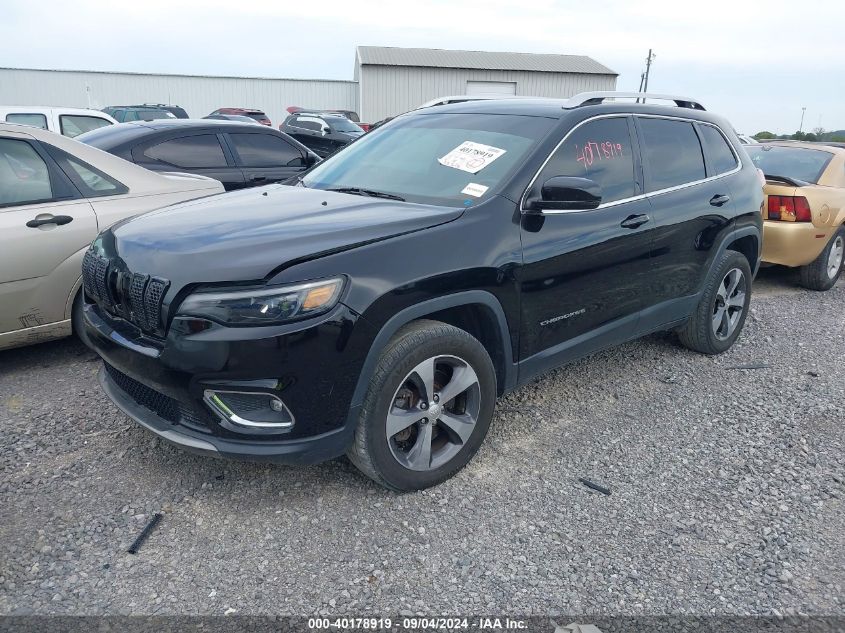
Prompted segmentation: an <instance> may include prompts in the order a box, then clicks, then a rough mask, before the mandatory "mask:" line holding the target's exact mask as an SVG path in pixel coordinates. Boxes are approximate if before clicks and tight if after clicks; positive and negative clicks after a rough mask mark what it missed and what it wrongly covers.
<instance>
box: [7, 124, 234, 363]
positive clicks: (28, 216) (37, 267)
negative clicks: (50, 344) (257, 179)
mask: <svg viewBox="0 0 845 633" xmlns="http://www.w3.org/2000/svg"><path fill="white" fill-rule="evenodd" d="M222 191H223V185H222V184H220V183H219V182H218V181H216V180H212V179H210V178H205V177H203V176H196V175H191V174H161V173H153V172H151V171H148V170H146V169H144V168H143V167H138V166H137V165H134V164H132V163H129V162H127V161H125V160H123V159H121V158H118V157H116V156H112V155H111V154H108V153H106V152H103V151H100V150H98V149H95V148H93V147H89V146H88V145H83V144H82V143H79V142H77V141H74V140H71V139H69V138H65V137H62V136H59V135H58V134H54V133H53V132H48V131H45V130H40V129H38V128H35V127H30V126H26V125H15V124H8V123H0V349H5V348H10V347H18V346H21V345H29V344H31V343H38V342H41V341H46V340H50V339H55V338H59V337H62V336H67V335H68V334H70V333H71V332H72V331H73V330H74V329H75V328H74V325H73V321H74V316H75V313H78V311H79V310H80V308H81V297H80V287H81V272H80V269H81V264H82V255H83V253H84V251H85V249H86V248H87V247H88V245H89V244H90V243H91V241H92V240H93V239H94V238H95V237H96V236H97V234H98V233H99V232H100V231H102V230H103V229H105V228H106V227H108V226H109V225H111V224H113V223H114V222H117V221H118V220H122V219H124V218H128V217H131V216H133V215H138V214H139V213H144V212H146V211H151V210H153V209H158V208H161V207H164V206H167V205H169V204H174V203H177V202H182V201H185V200H191V199H193V198H199V197H202V196H208V195H212V194H217V193H221V192H222Z"/></svg>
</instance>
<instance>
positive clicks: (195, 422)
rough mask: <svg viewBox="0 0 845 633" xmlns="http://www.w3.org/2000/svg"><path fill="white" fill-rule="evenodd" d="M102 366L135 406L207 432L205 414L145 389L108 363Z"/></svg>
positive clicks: (207, 423) (207, 424)
mask: <svg viewBox="0 0 845 633" xmlns="http://www.w3.org/2000/svg"><path fill="white" fill-rule="evenodd" d="M104 364H105V367H106V373H107V374H108V375H109V378H111V379H112V381H113V382H114V383H115V384H116V385H117V386H118V388H120V390H121V391H123V392H124V393H125V394H126V395H127V396H129V397H130V398H131V399H132V400H133V401H134V402H135V403H136V404H139V405H141V406H142V407H144V408H145V409H149V410H150V411H152V412H153V413H155V414H156V415H157V416H158V417H160V418H163V419H165V420H167V421H168V422H173V423H174V424H176V423H179V424H184V425H186V426H190V427H192V428H194V429H196V430H198V431H203V432H205V433H208V432H209V420H208V416H207V415H206V414H205V412H203V411H201V410H198V409H196V408H195V407H193V406H191V405H189V404H186V403H184V402H180V401H179V400H176V399H175V398H171V397H170V396H166V395H165V394H163V393H159V392H158V391H156V390H155V389H152V388H151V387H147V385H145V384H143V383H140V382H138V381H137V380H135V379H134V378H131V377H130V376H127V375H126V374H124V373H123V372H122V371H120V370H119V369H116V368H115V367H112V366H111V365H109V364H108V363H104Z"/></svg>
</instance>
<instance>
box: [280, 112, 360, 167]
mask: <svg viewBox="0 0 845 633" xmlns="http://www.w3.org/2000/svg"><path fill="white" fill-rule="evenodd" d="M279 129H280V130H281V131H282V132H284V133H285V134H288V135H290V136H292V137H293V138H295V139H296V140H297V141H299V142H300V143H302V144H303V145H305V146H307V147H310V148H311V149H312V150H314V151H315V152H316V153H317V154H319V155H320V156H322V157H326V156H328V155H329V154H332V153H334V152H336V151H337V150H339V149H340V148H341V147H344V146H345V145H348V144H349V143H351V142H352V141H354V140H355V139H357V138H358V137H359V136H361V135H363V134H364V130H363V129H361V127H360V126H358V125H356V124H355V123H353V122H352V121H350V120H349V119H347V118H346V117H345V116H343V115H341V114H330V113H327V112H324V113H312V112H297V113H296V114H291V115H290V116H289V117H288V118H286V119H285V122H284V123H282V124H281V125H280V126H279Z"/></svg>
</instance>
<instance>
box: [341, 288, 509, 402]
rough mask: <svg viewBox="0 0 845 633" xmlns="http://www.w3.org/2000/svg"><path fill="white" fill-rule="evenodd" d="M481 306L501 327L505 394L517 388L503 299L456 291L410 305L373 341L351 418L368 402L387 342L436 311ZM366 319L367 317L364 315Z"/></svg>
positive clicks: (357, 386)
mask: <svg viewBox="0 0 845 633" xmlns="http://www.w3.org/2000/svg"><path fill="white" fill-rule="evenodd" d="M473 304H480V305H483V306H485V307H487V308H489V309H490V310H491V311H492V312H493V314H494V316H495V317H496V323H497V324H498V327H499V336H500V338H501V340H502V343H503V345H502V348H503V349H502V353H503V355H504V360H505V363H504V364H505V380H504V383H505V384H504V391H506V392H507V391H510V390H511V389H513V387H514V386H515V385H516V366H515V365H514V363H513V353H512V346H511V336H510V332H509V330H508V321H507V319H506V318H505V311H504V309H503V308H502V304H501V303H499V300H498V299H497V298H496V297H495V295H493V294H492V293H490V292H487V291H486V290H467V291H464V292H456V293H454V294H449V295H445V296H442V297H436V298H434V299H428V300H426V301H423V302H421V303H417V304H414V305H412V306H408V307H407V308H404V309H403V310H400V311H399V312H397V313H396V314H394V315H393V316H392V317H390V318H389V319H388V320H387V322H385V324H384V325H383V326H382V327H381V329H380V330H379V331H378V334H376V337H375V338H374V339H373V343H372V345H371V346H370V350H369V352H367V357H366V359H364V364H363V366H362V367H361V372H360V374H359V376H358V382H357V384H356V385H355V391H354V392H353V394H352V401H351V402H350V405H349V408H350V415H352V414H354V415H356V416H357V412H358V410H359V409H360V407H361V405H362V404H363V402H364V396H365V395H366V393H367V387H369V384H370V378H371V377H372V375H373V373H375V368H376V364H377V363H378V359H379V356H380V355H381V352H382V350H383V349H384V348H385V347H386V346H387V343H388V342H389V341H390V339H391V338H392V337H393V335H394V334H396V332H397V331H399V329H400V328H401V327H402V326H404V325H406V324H408V323H410V322H411V321H414V320H416V319H419V318H420V317H424V316H426V315H427V314H431V313H432V312H439V311H441V310H446V309H447V308H455V307H458V306H466V305H473ZM362 318H364V319H366V315H363V317H362Z"/></svg>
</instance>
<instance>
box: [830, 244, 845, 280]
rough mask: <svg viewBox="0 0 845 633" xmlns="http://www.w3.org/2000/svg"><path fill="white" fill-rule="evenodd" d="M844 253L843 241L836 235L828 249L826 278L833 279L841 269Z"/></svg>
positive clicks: (844, 245)
mask: <svg viewBox="0 0 845 633" xmlns="http://www.w3.org/2000/svg"><path fill="white" fill-rule="evenodd" d="M843 252H845V239H843V237H842V236H841V235H837V236H836V239H834V240H833V244H832V245H831V247H830V254H829V255H828V256H827V276H828V278H829V279H834V278H835V277H836V275H837V274H838V273H839V269H840V268H841V267H842V255H843Z"/></svg>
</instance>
